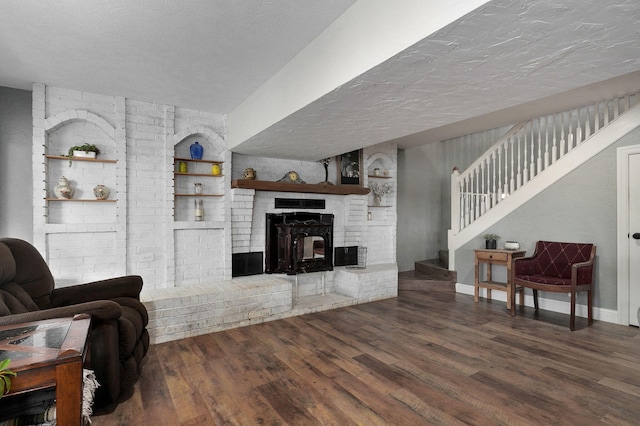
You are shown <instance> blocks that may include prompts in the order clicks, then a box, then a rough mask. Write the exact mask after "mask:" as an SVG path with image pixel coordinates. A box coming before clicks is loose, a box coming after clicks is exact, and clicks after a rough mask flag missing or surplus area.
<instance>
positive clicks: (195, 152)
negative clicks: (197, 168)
mask: <svg viewBox="0 0 640 426" xmlns="http://www.w3.org/2000/svg"><path fill="white" fill-rule="evenodd" d="M203 151H204V149H203V148H202V145H200V144H199V143H198V141H196V142H194V144H193V145H191V146H190V147H189V152H190V153H191V159H192V160H202V152H203Z"/></svg>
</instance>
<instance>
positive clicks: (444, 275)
mask: <svg viewBox="0 0 640 426" xmlns="http://www.w3.org/2000/svg"><path fill="white" fill-rule="evenodd" d="M415 268H416V272H421V273H423V274H425V275H428V276H429V278H431V279H439V280H445V281H456V280H457V278H458V276H457V275H458V274H457V273H456V271H450V270H449V268H447V267H446V266H444V265H443V264H442V261H441V260H440V259H429V260H421V261H418V262H415Z"/></svg>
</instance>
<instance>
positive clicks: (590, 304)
mask: <svg viewBox="0 0 640 426" xmlns="http://www.w3.org/2000/svg"><path fill="white" fill-rule="evenodd" d="M587 318H588V319H589V324H591V323H593V292H592V291H591V289H589V290H587Z"/></svg>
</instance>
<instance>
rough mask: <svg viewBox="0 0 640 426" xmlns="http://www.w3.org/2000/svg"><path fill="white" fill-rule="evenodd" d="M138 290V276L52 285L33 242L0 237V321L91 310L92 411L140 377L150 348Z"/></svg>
mask: <svg viewBox="0 0 640 426" xmlns="http://www.w3.org/2000/svg"><path fill="white" fill-rule="evenodd" d="M141 290H142V278H141V277H139V276H134V275H131V276H125V277H119V278H112V279H108V280H102V281H96V282H92V283H88V284H81V285H75V286H70V287H63V288H55V285H54V280H53V276H52V275H51V271H50V270H49V267H48V266H47V264H46V263H45V261H44V259H43V258H42V256H40V253H39V252H38V250H36V248H35V247H33V246H32V245H31V244H29V243H28V242H26V241H23V240H18V239H14V238H0V325H9V324H18V323H22V322H28V321H40V320H45V319H52V318H62V317H72V316H74V315H75V314H81V313H87V314H90V315H91V337H90V338H91V353H90V356H89V362H90V364H89V366H88V367H89V368H90V369H92V370H94V372H95V374H96V378H97V380H98V382H99V383H100V387H99V388H98V389H97V390H96V395H95V399H94V405H93V409H94V412H95V413H96V414H104V413H108V412H111V411H113V409H114V408H115V407H116V406H117V405H118V403H120V402H122V401H124V400H126V399H128V398H129V397H131V396H132V395H133V392H134V384H135V383H136V381H137V380H138V377H139V376H140V372H141V364H142V360H143V358H144V356H145V355H146V353H147V350H148V349H149V333H148V332H147V329H146V326H147V323H148V321H149V319H148V316H147V310H146V308H145V307H144V305H143V304H142V303H141V302H140V291H141ZM6 399H7V400H9V399H10V398H6ZM4 401H5V399H4V398H3V400H2V403H3V404H4ZM0 411H1V410H0Z"/></svg>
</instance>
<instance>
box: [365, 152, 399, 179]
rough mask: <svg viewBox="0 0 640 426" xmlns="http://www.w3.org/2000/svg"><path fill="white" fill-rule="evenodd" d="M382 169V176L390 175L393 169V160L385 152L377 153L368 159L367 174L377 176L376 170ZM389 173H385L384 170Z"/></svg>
mask: <svg viewBox="0 0 640 426" xmlns="http://www.w3.org/2000/svg"><path fill="white" fill-rule="evenodd" d="M376 168H378V169H380V176H390V170H392V169H393V160H391V158H390V157H389V156H388V155H386V154H383V153H376V154H373V155H371V156H370V157H369V158H368V159H367V175H369V176H375V174H374V170H375V169H376ZM385 171H386V172H387V173H384V172H385Z"/></svg>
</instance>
